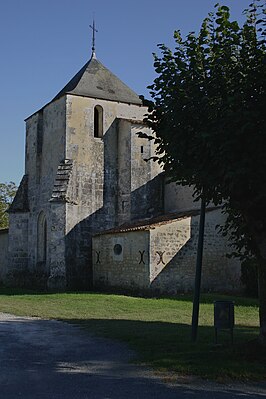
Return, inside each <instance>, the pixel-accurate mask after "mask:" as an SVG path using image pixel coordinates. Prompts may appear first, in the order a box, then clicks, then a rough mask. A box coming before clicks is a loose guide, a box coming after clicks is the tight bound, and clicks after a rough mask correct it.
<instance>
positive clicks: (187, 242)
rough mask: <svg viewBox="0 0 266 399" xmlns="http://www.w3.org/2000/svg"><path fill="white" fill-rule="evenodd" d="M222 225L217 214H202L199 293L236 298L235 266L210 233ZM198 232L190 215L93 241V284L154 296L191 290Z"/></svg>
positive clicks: (195, 219) (221, 241)
mask: <svg viewBox="0 0 266 399" xmlns="http://www.w3.org/2000/svg"><path fill="white" fill-rule="evenodd" d="M223 222H224V216H223V215H222V214H221V212H220V210H214V211H211V212H210V211H209V212H207V213H206V222H205V238H204V252H203V267H202V291H205V292H221V293H222V292H223V293H229V292H230V293H233V292H234V293H240V292H241V291H242V286H241V281H240V277H241V266H240V262H239V261H238V260H236V259H229V258H228V257H227V256H226V254H227V253H229V252H230V250H229V247H228V242H227V240H226V239H225V238H224V237H222V236H221V235H220V234H219V232H218V230H217V229H216V226H217V224H223ZM198 230H199V216H191V217H184V218H183V219H178V220H173V221H168V222H166V223H159V224H157V225H151V226H150V227H149V229H148V230H147V229H146V230H144V229H142V230H141V229H139V230H134V231H127V232H113V233H109V234H102V235H98V236H95V237H94V238H93V275H94V285H95V286H96V287H98V288H99V287H102V288H104V287H109V288H120V289H122V290H130V291H132V290H134V291H140V292H143V293H147V292H150V293H151V294H155V295H175V294H177V293H179V292H190V291H193V289H194V279H195V266H196V259H197V245H198ZM121 248H122V250H121ZM116 249H117V251H118V252H119V249H120V250H121V253H120V254H119V253H117V254H116V253H115V251H116Z"/></svg>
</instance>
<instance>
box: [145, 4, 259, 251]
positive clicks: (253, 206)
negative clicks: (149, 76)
mask: <svg viewBox="0 0 266 399" xmlns="http://www.w3.org/2000/svg"><path fill="white" fill-rule="evenodd" d="M245 14H246V22H245V24H244V25H243V27H240V26H239V25H238V23H237V22H236V21H231V20H230V12H229V9H228V7H226V6H220V5H219V4H218V5H216V9H215V12H214V13H210V14H209V15H208V17H207V18H206V19H205V20H204V21H203V23H202V26H201V29H200V32H199V34H198V35H196V34H195V33H194V32H192V33H189V34H188V36H187V37H186V38H185V39H183V38H182V36H181V33H180V31H176V32H175V33H174V40H175V49H174V51H172V50H170V49H169V48H167V47H166V46H165V45H163V44H160V45H159V48H160V50H161V56H158V55H154V67H155V71H156V72H157V74H158V76H157V77H156V79H155V80H154V83H153V84H152V85H151V86H150V87H149V88H150V90H151V96H152V98H153V102H150V104H149V111H150V113H149V115H148V116H147V122H148V124H149V126H150V127H151V128H152V129H153V131H154V132H155V133H156V139H155V143H156V144H157V145H158V146H157V156H156V157H154V159H155V160H157V161H158V162H159V163H162V164H163V165H164V169H165V172H166V174H167V175H168V177H169V179H170V180H172V181H176V182H178V183H180V184H182V185H189V186H192V187H194V189H195V190H194V195H195V198H196V199H199V198H200V197H201V196H202V193H203V192H204V196H205V198H206V200H207V202H210V201H213V202H214V203H215V204H224V211H226V212H227V215H228V219H227V224H226V226H225V228H224V229H223V233H224V234H227V233H228V231H230V234H231V238H232V240H233V245H234V247H235V253H234V254H235V255H236V254H241V256H244V257H247V256H250V255H252V254H253V255H254V254H255V255H256V256H257V255H258V253H259V252H260V250H259V248H258V245H257V240H256V239H255V238H254V236H255V235H256V234H257V235H258V234H259V232H260V231H263V232H265V233H266V207H265V204H266V173H265V170H266V157H265V153H266V120H265V109H266V97H265V83H266V46H265V5H262V3H261V2H260V1H259V0H258V1H256V2H255V3H254V4H251V5H250V7H249V9H248V10H246V11H245ZM148 138H149V139H152V138H151V137H148ZM255 230H256V231H255Z"/></svg>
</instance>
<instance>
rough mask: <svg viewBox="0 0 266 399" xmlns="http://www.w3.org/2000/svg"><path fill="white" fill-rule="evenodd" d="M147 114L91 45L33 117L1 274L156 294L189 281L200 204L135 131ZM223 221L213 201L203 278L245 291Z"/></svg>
mask: <svg viewBox="0 0 266 399" xmlns="http://www.w3.org/2000/svg"><path fill="white" fill-rule="evenodd" d="M146 113H147V108H146V107H145V106H143V104H142V100H141V99H140V97H139V96H138V95H137V94H136V93H134V91H132V90H131V89H130V88H129V87H128V86H126V85H125V84H124V83H123V82H122V81H121V80H120V79H119V78H118V77H116V76H115V75H114V74H113V73H112V72H110V71H109V70H108V69H107V68H106V67H105V66H104V65H103V64H102V63H101V62H100V61H99V60H98V59H97V57H96V55H95V51H94V48H93V52H92V56H91V58H90V60H89V61H88V62H87V63H86V64H85V65H84V66H83V67H82V68H81V69H80V71H79V72H78V73H77V74H76V75H75V76H74V77H73V78H72V79H71V80H70V81H69V82H68V83H67V84H66V86H65V87H64V88H63V89H62V90H61V91H60V92H59V93H58V94H57V95H56V96H55V97H54V98H53V99H52V101H51V102H49V103H48V104H46V105H45V106H44V107H43V108H42V109H40V110H39V111H37V112H35V113H34V114H33V115H31V116H30V117H28V118H27V119H26V151H25V158H26V159H25V174H24V176H23V178H22V181H21V183H20V186H19V189H18V191H17V194H16V197H15V199H14V201H13V204H12V205H11V207H10V209H9V218H10V225H9V232H8V240H7V241H6V242H7V247H8V248H7V253H6V257H5V268H4V272H3V271H2V274H3V280H4V282H5V283H6V284H8V285H11V286H27V287H32V288H44V289H51V290H65V289H79V290H87V289H91V288H92V287H95V288H100V289H101V288H102V289H103V288H105V289H113V290H116V289H119V290H124V291H130V292H132V291H137V292H147V293H148V292H151V293H152V292H153V293H156V294H175V293H177V292H180V291H189V290H191V289H192V288H193V284H194V275H195V263H196V251H197V236H198V224H199V213H200V211H199V203H195V202H193V198H192V195H191V190H190V189H189V188H186V187H179V186H177V185H175V184H173V183H171V184H166V182H165V179H164V174H163V171H162V170H161V168H160V166H159V165H158V164H157V163H155V162H153V161H147V160H148V159H149V158H150V157H151V156H153V155H154V153H155V147H154V143H153V142H151V141H149V140H146V139H144V138H141V137H139V136H138V132H146V133H148V132H149V128H148V127H147V126H146V125H145V123H144V122H143V119H144V116H145V114H146ZM223 220H224V216H223V215H222V214H221V211H220V209H219V208H217V207H209V208H208V209H207V212H206V229H205V243H204V261H203V280H202V286H203V289H205V290H209V291H210V290H212V291H213V290H216V291H227V292H228V291H230V292H232V291H239V290H240V286H241V284H240V264H239V262H238V261H236V260H232V259H228V258H227V257H226V253H227V252H228V243H227V241H226V239H225V238H224V237H222V236H221V235H219V233H218V231H217V230H216V225H217V224H221V223H223ZM0 244H1V235H0ZM2 258H3V256H2ZM2 262H4V261H3V260H2ZM0 263H1V258H0Z"/></svg>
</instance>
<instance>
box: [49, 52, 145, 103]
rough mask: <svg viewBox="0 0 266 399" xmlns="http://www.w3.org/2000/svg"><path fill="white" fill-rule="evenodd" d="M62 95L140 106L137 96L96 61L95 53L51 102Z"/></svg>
mask: <svg viewBox="0 0 266 399" xmlns="http://www.w3.org/2000/svg"><path fill="white" fill-rule="evenodd" d="M64 94H74V95H77V96H83V97H92V98H99V99H102V100H111V101H119V102H124V103H129V104H138V105H141V104H142V101H141V100H140V98H139V96H138V95H137V94H136V93H135V92H134V91H133V90H131V89H130V88H129V87H128V86H127V85H126V84H125V83H123V82H122V81H121V80H120V79H119V78H118V77H117V76H115V75H114V74H113V73H112V72H111V71H109V69H107V68H106V67H105V66H104V65H103V64H102V63H101V62H100V61H98V60H97V58H96V56H95V53H93V55H92V57H91V59H90V60H89V61H88V62H87V63H86V64H85V65H84V66H83V67H82V68H81V70H80V71H79V72H78V73H77V74H76V75H75V76H74V77H73V78H72V79H71V80H70V81H69V82H68V84H67V85H66V86H65V87H64V88H63V89H62V90H61V91H60V92H59V93H58V94H57V95H56V96H55V97H54V98H53V100H52V101H54V100H57V99H58V98H60V97H61V96H63V95H64Z"/></svg>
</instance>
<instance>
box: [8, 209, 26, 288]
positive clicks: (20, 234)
mask: <svg viewBox="0 0 266 399" xmlns="http://www.w3.org/2000/svg"><path fill="white" fill-rule="evenodd" d="M28 218H29V214H28V213H27V212H15V213H9V233H8V234H9V239H8V270H7V273H6V275H5V278H4V283H5V284H6V285H7V286H12V287H25V286H31V285H32V275H29V273H28V261H29V257H28Z"/></svg>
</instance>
